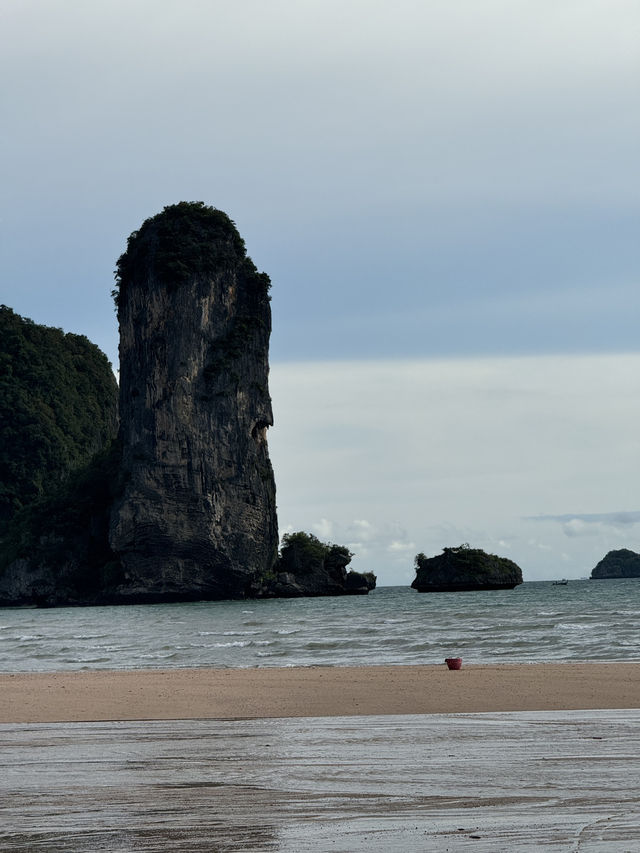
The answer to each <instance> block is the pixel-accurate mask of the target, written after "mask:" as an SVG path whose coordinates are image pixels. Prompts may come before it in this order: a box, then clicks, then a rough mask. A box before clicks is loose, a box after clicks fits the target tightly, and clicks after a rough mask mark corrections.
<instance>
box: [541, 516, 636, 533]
mask: <svg viewBox="0 0 640 853" xmlns="http://www.w3.org/2000/svg"><path fill="white" fill-rule="evenodd" d="M527 520H528V521H538V522H540V521H551V522H556V523H558V524H560V525H561V527H562V530H563V532H564V534H565V536H569V537H571V538H573V537H576V536H597V535H600V534H602V533H603V532H606V531H608V530H609V531H620V530H625V529H627V528H630V527H632V526H633V525H635V524H638V522H640V511H636V510H632V511H623V512H599V513H576V514H571V513H565V514H563V515H537V516H529V517H528V518H527Z"/></svg>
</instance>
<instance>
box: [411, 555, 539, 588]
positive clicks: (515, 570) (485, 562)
mask: <svg viewBox="0 0 640 853" xmlns="http://www.w3.org/2000/svg"><path fill="white" fill-rule="evenodd" d="M521 583H522V570H521V569H520V567H519V566H518V565H516V563H514V562H513V561H512V560H508V559H507V558H506V557H497V556H496V555H495V554H487V553H485V551H483V550H481V549H480V548H470V547H469V546H468V545H461V546H460V547H458V548H444V550H443V553H442V554H439V555H438V556H437V557H431V558H428V557H425V555H424V554H418V555H417V557H416V578H415V580H414V581H413V583H412V584H411V586H412V587H413V589H417V590H418V592H462V591H470V590H483V589H486V590H493V589H513V588H514V587H515V586H517V585H518V584H521Z"/></svg>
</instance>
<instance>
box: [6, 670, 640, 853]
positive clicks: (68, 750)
mask: <svg viewBox="0 0 640 853" xmlns="http://www.w3.org/2000/svg"><path fill="white" fill-rule="evenodd" d="M639 709H640V664H638V663H627V664H622V663H617V664H613V663H612V664H608V663H564V664H546V663H545V664H512V665H500V666H497V665H469V666H465V665H464V663H463V666H462V669H461V670H459V671H449V670H448V669H447V668H446V666H445V665H444V664H442V665H440V666H436V665H428V666H370V667H286V668H275V667H273V668H264V669H176V670H139V671H134V670H123V671H87V672H66V673H27V674H25V673H14V674H2V675H0V738H1V743H2V761H3V774H2V778H1V779H0V802H2V806H1V808H0V816H1V817H2V821H0V824H1V825H0V848H1V849H2V850H3V851H7V853H31V851H33V850H35V849H47V850H48V851H50V853H63V851H64V853H85V851H87V850H109V851H111V853H130V851H131V850H136V851H139V853H140V851H144V853H160V851H165V850H168V849H171V850H174V851H178V853H187V851H189V853H205V851H206V853H210V851H216V853H232V851H238V853H240V851H242V853H267V851H269V852H270V853H303V851H309V853H311V851H314V853H316V851H325V850H331V851H336V853H358V851H363V853H364V851H372V850H375V851H385V853H389V851H402V853H424V851H427V850H428V851H437V853H440V851H442V853H447V852H448V851H449V852H451V853H452V852H453V851H455V853H465V851H467V850H474V851H476V853H477V851H480V852H481V853H496V851H509V853H514V851H531V853H533V851H538V850H558V851H565V850H576V851H577V850H579V851H580V853H596V851H600V853H602V851H608V850H616V851H632V850H637V849H638V847H637V843H638V839H639V838H640V796H639V794H638V791H639V790H640V757H639V756H640V710H639Z"/></svg>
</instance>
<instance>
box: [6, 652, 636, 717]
mask: <svg viewBox="0 0 640 853" xmlns="http://www.w3.org/2000/svg"><path fill="white" fill-rule="evenodd" d="M607 708H620V709H624V708H640V663H562V664H507V665H489V666H479V665H469V666H464V665H463V668H462V669H461V670H459V671H449V670H448V669H447V668H446V666H445V665H444V664H443V665H441V666H435V665H428V666H367V667H290V668H265V669H172V670H136V671H120V672H109V671H101V670H98V671H92V672H68V673H17V674H0V723H8V722H12V723H14V722H15V723H32V722H33V723H39V722H65V721H68V722H76V721H85V722H90V721H107V720H179V719H183V720H187V719H228V720H234V719H249V718H250V719H258V718H274V717H322V716H352V715H365V714H366V715H380V714H382V715H384V714H438V713H477V712H484V711H525V710H526V711H558V710H588V709H607Z"/></svg>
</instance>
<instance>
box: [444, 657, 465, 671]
mask: <svg viewBox="0 0 640 853" xmlns="http://www.w3.org/2000/svg"><path fill="white" fill-rule="evenodd" d="M444 662H445V663H446V665H447V666H448V667H449V669H460V667H461V666H462V658H445V659H444Z"/></svg>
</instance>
